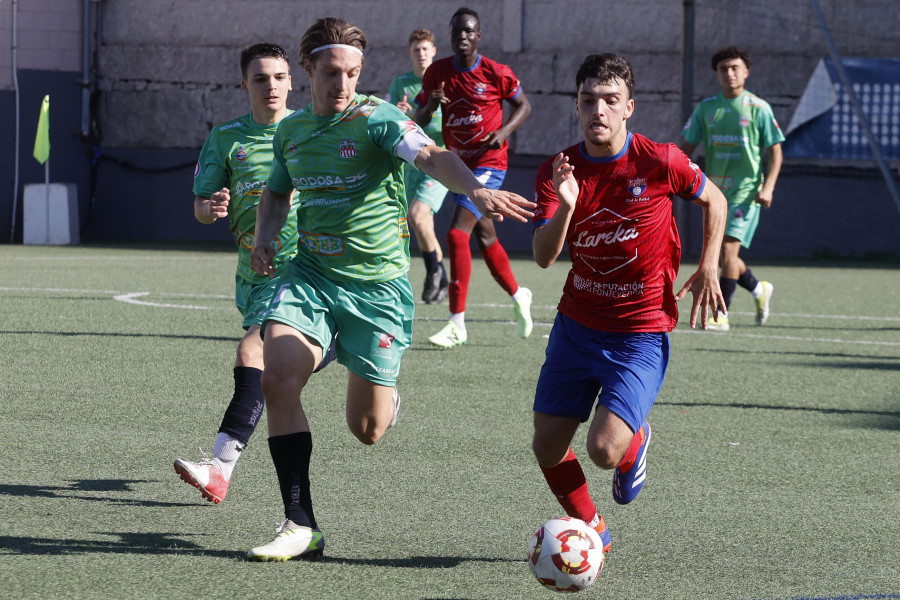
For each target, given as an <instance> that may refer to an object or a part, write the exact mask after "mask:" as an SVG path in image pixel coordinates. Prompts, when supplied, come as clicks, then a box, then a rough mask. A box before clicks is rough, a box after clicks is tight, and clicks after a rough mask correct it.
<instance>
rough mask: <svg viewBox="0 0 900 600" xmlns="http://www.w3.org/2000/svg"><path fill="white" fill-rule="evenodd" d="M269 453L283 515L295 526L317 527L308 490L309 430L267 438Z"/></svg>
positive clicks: (310, 437) (310, 453)
mask: <svg viewBox="0 0 900 600" xmlns="http://www.w3.org/2000/svg"><path fill="white" fill-rule="evenodd" d="M269 452H270V453H271V454H272V462H273V463H275V473H277V474H278V487H279V488H280V489H281V501H282V502H283V503H284V516H285V517H286V518H288V519H290V520H291V521H293V522H294V523H296V524H297V525H304V526H306V527H312V528H313V529H318V526H317V525H316V516H315V515H314V514H313V508H312V495H311V494H310V491H309V458H310V456H311V455H312V434H311V433H310V432H308V431H301V432H299V433H290V434H288V435H279V436H275V437H270V438H269Z"/></svg>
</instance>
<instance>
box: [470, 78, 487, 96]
mask: <svg viewBox="0 0 900 600" xmlns="http://www.w3.org/2000/svg"><path fill="white" fill-rule="evenodd" d="M473 89H474V91H475V94H476V95H478V96H481V95H482V94H484V93H485V92H486V91H487V85H486V84H484V83H482V82H480V81H476V82H475V85H474V86H473Z"/></svg>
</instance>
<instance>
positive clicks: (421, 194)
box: [403, 165, 447, 213]
mask: <svg viewBox="0 0 900 600" xmlns="http://www.w3.org/2000/svg"><path fill="white" fill-rule="evenodd" d="M403 183H404V185H405V186H406V199H407V200H408V201H409V205H410V206H412V203H413V202H414V201H415V200H418V201H420V202H424V203H425V204H427V205H428V206H429V207H430V208H431V212H432V213H436V212H438V211H439V210H441V205H442V204H443V203H444V196H446V195H447V188H445V187H444V186H443V184H441V183H440V182H438V181H437V180H435V179H432V178H431V177H429V176H428V175H426V174H425V173H424V172H423V171H420V170H418V169H416V168H413V167H410V166H409V165H407V166H405V167H404V173H403Z"/></svg>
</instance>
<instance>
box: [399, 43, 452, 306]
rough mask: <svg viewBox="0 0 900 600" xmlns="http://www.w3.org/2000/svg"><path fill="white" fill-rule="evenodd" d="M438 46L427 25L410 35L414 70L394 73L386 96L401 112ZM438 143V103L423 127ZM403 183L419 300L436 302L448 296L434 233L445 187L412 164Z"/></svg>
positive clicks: (406, 108) (409, 112)
mask: <svg viewBox="0 0 900 600" xmlns="http://www.w3.org/2000/svg"><path fill="white" fill-rule="evenodd" d="M436 53H437V48H435V47H434V35H432V33H431V32H430V31H428V30H427V29H416V30H415V31H413V32H412V33H411V34H410V36H409V57H410V59H412V65H413V70H412V71H410V72H409V73H403V74H402V75H397V76H396V77H394V80H393V81H392V82H391V87H390V88H388V95H387V98H386V100H387V101H388V102H393V103H394V104H396V105H397V108H399V109H400V110H402V111H403V112H404V114H406V115H408V116H412V115H413V113H414V112H415V107H414V106H413V105H412V104H410V102H411V101H412V100H413V98H415V97H416V95H417V94H418V93H419V90H420V89H422V75H424V74H425V70H426V69H427V68H428V67H429V65H431V61H433V60H434V55H435V54H436ZM423 129H424V130H425V134H426V135H428V137H430V138H431V139H433V140H434V142H435V143H436V144H437V145H438V146H443V145H444V141H443V138H442V136H441V107H440V106H438V108H437V111H436V112H435V114H434V115H433V118H432V119H431V122H430V123H429V124H428V126H427V127H424V128H423ZM404 184H405V185H406V196H407V200H408V201H409V224H410V226H411V227H412V230H413V232H414V233H415V234H416V241H417V242H418V244H419V249H420V250H421V251H422V259H423V260H424V261H425V287H424V288H423V290H422V300H423V301H424V302H425V303H426V304H438V303H440V302H441V300H443V299H444V298H446V297H447V288H448V286H449V282H448V281H447V272H446V271H445V270H444V253H443V252H442V251H441V244H440V242H439V241H438V239H437V236H436V235H435V233H434V215H435V214H436V213H437V212H438V211H439V210H441V205H442V204H443V203H444V196H446V195H447V188H445V187H444V186H443V185H441V184H440V183H438V182H437V181H435V180H434V179H432V178H431V177H428V176H427V175H425V173H423V172H422V171H419V170H418V169H415V168H413V167H408V168H404Z"/></svg>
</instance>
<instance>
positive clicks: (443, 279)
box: [438, 262, 448, 287]
mask: <svg viewBox="0 0 900 600" xmlns="http://www.w3.org/2000/svg"><path fill="white" fill-rule="evenodd" d="M438 266H439V267H440V268H441V287H444V286H445V285H447V283H448V281H447V271H445V270H444V263H443V262H440V263H438Z"/></svg>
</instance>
